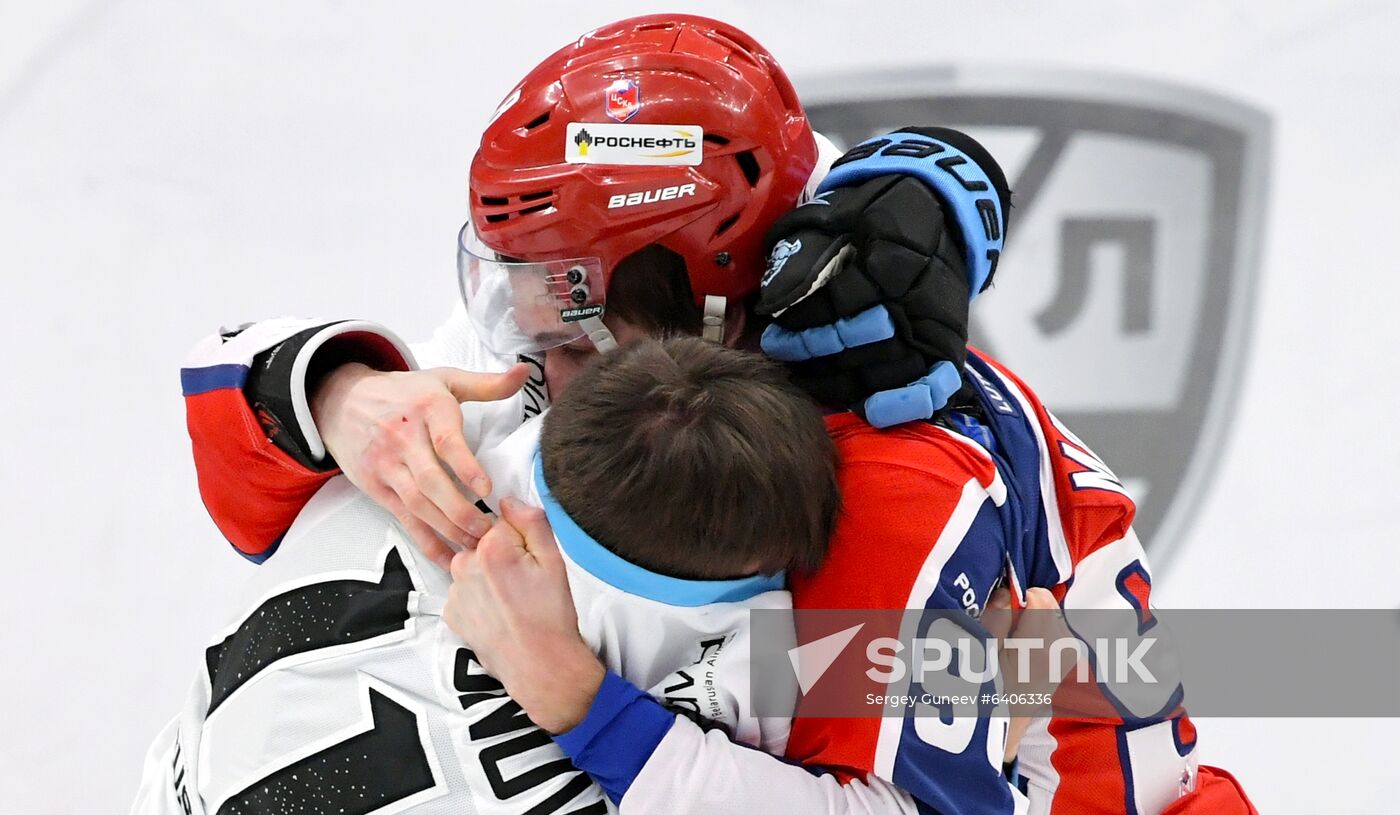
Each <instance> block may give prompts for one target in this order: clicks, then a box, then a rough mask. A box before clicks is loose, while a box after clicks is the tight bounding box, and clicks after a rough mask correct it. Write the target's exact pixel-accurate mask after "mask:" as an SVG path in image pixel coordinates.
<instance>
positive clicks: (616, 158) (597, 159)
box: [564, 122, 705, 167]
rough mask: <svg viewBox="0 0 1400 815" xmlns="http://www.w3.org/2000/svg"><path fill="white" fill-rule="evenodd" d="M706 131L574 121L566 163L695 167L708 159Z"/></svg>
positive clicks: (567, 137)
mask: <svg viewBox="0 0 1400 815" xmlns="http://www.w3.org/2000/svg"><path fill="white" fill-rule="evenodd" d="M704 141H705V130H704V128H702V127H699V126H697V125H641V124H638V125H624V124H613V123H611V122H570V123H569V127H568V130H567V131H566V133H565V136H564V160H565V161H567V162H568V163H570V164H614V165H631V166H651V167H694V166H695V165H697V164H699V163H700V162H701V161H702V160H703V159H704V157H705V156H704V149H703V147H702V145H703V144H704Z"/></svg>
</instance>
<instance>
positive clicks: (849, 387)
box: [758, 128, 1010, 427]
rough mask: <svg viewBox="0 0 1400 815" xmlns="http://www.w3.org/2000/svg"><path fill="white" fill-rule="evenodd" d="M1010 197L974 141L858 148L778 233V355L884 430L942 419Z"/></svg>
mask: <svg viewBox="0 0 1400 815" xmlns="http://www.w3.org/2000/svg"><path fill="white" fill-rule="evenodd" d="M1009 199H1010V190H1009V189H1008V188H1007V185H1006V179H1005V177H1004V176H1003V174H1002V172H1001V168H1000V167H999V166H998V165H997V164H996V162H995V161H994V160H993V159H992V158H991V156H990V155H989V154H988V153H987V152H986V150H984V149H983V148H982V146H981V145H979V144H978V143H977V142H976V141H974V140H973V139H972V138H971V137H969V136H967V135H966V134H964V133H960V132H958V131H954V130H948V129H946V128H909V129H905V130H901V131H898V132H895V133H891V134H890V135H888V136H883V137H881V138H878V139H871V140H869V141H866V142H863V143H862V144H860V145H858V146H857V147H856V148H855V149H853V150H851V151H850V152H848V153H846V154H845V155H844V156H842V157H841V158H840V159H838V160H837V161H836V163H835V164H834V165H832V169H831V172H830V173H829V174H828V175H827V177H826V180H825V181H823V182H822V184H821V186H820V188H819V189H818V191H817V196H816V198H814V199H813V200H812V201H809V202H807V203H806V204H804V205H802V206H800V207H798V208H797V209H795V210H793V211H792V212H791V213H789V214H788V215H786V216H784V217H783V218H782V219H780V220H779V221H778V223H777V224H776V225H774V227H773V229H772V230H770V231H769V234H768V247H769V254H768V268H767V271H766V272H765V273H764V277H763V289H762V292H761V294H760V297H759V302H758V312H759V313H760V314H765V315H769V316H772V317H773V319H774V323H773V325H770V326H769V327H768V328H767V330H765V331H764V334H763V341H762V343H763V350H764V352H766V353H767V354H768V355H769V356H770V357H773V358H774V359H777V360H781V361H783V362H787V363H790V365H791V368H792V371H793V376H794V379H795V380H796V381H797V383H798V384H799V385H800V386H801V387H803V388H804V389H805V390H806V391H807V392H808V393H809V394H811V395H812V396H813V398H815V399H817V400H818V401H819V402H822V403H823V404H829V405H841V406H845V407H850V408H851V409H853V410H856V411H857V412H859V413H861V414H862V415H864V416H865V417H866V419H867V420H868V421H870V423H871V424H874V425H876V426H878V427H888V426H891V425H895V424H899V423H902V422H907V421H914V420H917V419H927V418H930V417H931V416H933V415H934V414H935V413H936V412H937V411H938V410H939V409H941V408H942V407H943V406H944V405H945V404H946V403H947V401H948V398H949V397H951V396H952V395H953V394H954V393H955V392H957V390H958V389H959V388H960V387H961V384H962V377H961V370H962V366H963V362H964V361H965V360H966V357H967V322H968V319H967V315H968V305H969V303H970V302H971V300H972V299H973V298H974V297H976V296H977V294H979V293H980V292H982V291H984V290H985V289H986V288H987V286H989V285H990V284H991V281H992V276H993V274H994V273H995V272H996V266H997V261H998V259H999V258H1000V256H1001V249H1002V245H1003V240H1004V236H1005V231H1006V230H1005V224H1006V212H1007V210H1008V208H1009V205H1010V200H1009Z"/></svg>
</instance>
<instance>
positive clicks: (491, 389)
mask: <svg viewBox="0 0 1400 815" xmlns="http://www.w3.org/2000/svg"><path fill="white" fill-rule="evenodd" d="M427 373H429V374H431V375H433V376H434V377H436V378H437V379H438V380H439V381H441V382H442V384H443V385H445V386H446V387H447V389H448V390H449V391H451V392H452V395H453V396H454V397H456V398H457V401H458V402H494V401H496V400H498V399H504V398H506V397H507V396H510V395H511V394H513V393H515V392H516V391H518V390H520V389H521V388H523V387H525V380H527V379H529V378H530V366H528V365H526V364H524V363H523V362H521V363H516V364H515V365H512V366H511V367H510V368H509V369H508V370H506V371H504V372H502V373H498V374H483V373H478V372H476V371H463V370H461V369H460V368H433V369H431V370H429V371H427Z"/></svg>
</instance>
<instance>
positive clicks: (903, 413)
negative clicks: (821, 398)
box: [865, 360, 962, 427]
mask: <svg viewBox="0 0 1400 815" xmlns="http://www.w3.org/2000/svg"><path fill="white" fill-rule="evenodd" d="M961 387H962V376H961V375H960V374H959V373H958V369H957V366H955V365H953V363H951V362H948V361H947V360H944V361H942V362H940V363H938V364H937V365H935V366H933V369H932V370H930V371H929V372H928V375H927V376H924V377H922V378H920V379H917V380H915V381H914V382H912V383H910V384H908V385H905V386H904V387H902V388H893V389H891V390H887V391H880V392H879V393H877V394H875V395H874V396H871V397H870V398H868V399H866V400H865V420H866V421H868V422H870V423H871V424H872V425H874V426H875V427H894V426H895V425H897V424H904V423H905V422H916V421H919V420H921V419H928V418H931V417H932V416H933V414H934V413H936V412H938V410H940V409H941V408H942V407H943V406H944V405H946V404H948V400H949V399H951V398H952V397H953V394H955V393H957V392H958V388H961Z"/></svg>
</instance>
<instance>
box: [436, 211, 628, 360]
mask: <svg viewBox="0 0 1400 815" xmlns="http://www.w3.org/2000/svg"><path fill="white" fill-rule="evenodd" d="M457 282H458V284H459V285H460V286H461V288H462V299H463V300H464V301H465V302H466V304H467V317H468V319H470V320H471V324H472V328H473V329H475V330H476V334H477V336H478V337H480V338H481V340H482V342H484V343H485V344H486V347H487V348H490V349H491V350H492V351H494V352H495V353H497V354H501V355H503V356H506V355H513V354H537V353H539V352H541V351H546V350H548V349H550V348H558V347H559V346H561V345H565V344H567V343H571V342H574V341H576V340H580V339H583V338H584V337H588V336H589V335H590V331H591V330H595V329H596V328H598V327H601V325H602V324H601V322H599V318H601V317H602V316H603V304H604V301H605V300H606V299H607V291H606V286H605V284H604V280H603V262H602V261H601V260H600V259H598V258H570V259H568V260H547V261H541V262H538V263H532V262H524V261H507V260H500V259H498V255H497V254H496V253H495V252H494V251H492V250H491V249H490V248H488V247H487V246H486V245H485V244H483V243H482V242H481V240H480V239H479V238H478V237H477V236H476V231H475V230H473V229H472V225H471V224H470V223H468V224H467V225H465V226H463V227H462V231H461V232H460V233H459V234H458V236H457Z"/></svg>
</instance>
